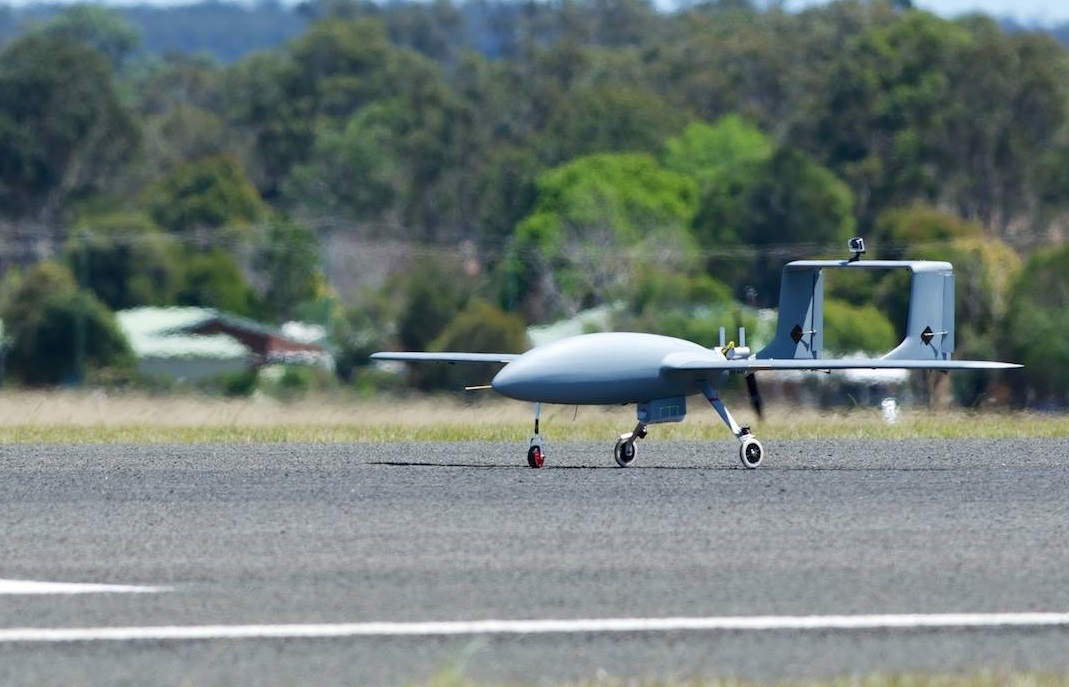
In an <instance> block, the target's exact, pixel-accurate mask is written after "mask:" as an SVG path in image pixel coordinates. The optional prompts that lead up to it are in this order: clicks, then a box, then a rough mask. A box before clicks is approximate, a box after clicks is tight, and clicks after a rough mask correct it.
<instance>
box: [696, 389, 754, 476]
mask: <svg viewBox="0 0 1069 687" xmlns="http://www.w3.org/2000/svg"><path fill="white" fill-rule="evenodd" d="M702 391H703V393H704V394H705V399H706V400H707V401H709V405H711V406H712V407H713V410H715V411H716V413H717V415H719V416H720V419H721V420H723V421H724V424H725V425H727V426H728V429H730V430H731V433H732V434H734V435H735V438H736V439H738V440H739V460H741V461H742V465H743V467H745V468H747V469H749V470H753V469H754V468H756V467H757V466H758V465H760V464H761V460H762V459H763V458H764V455H765V449H764V447H763V446H761V442H760V441H758V440H757V437H755V436H754V435H753V434H751V433H750V428H749V427H740V426H739V424H738V423H737V422H735V418H733V417H731V413H729V412H728V409H727V408H725V407H724V403H723V401H721V400H720V395H719V394H718V393H717V391H716V389H714V388H713V387H712V385H711V384H709V383H708V382H707V383H706V384H705V388H704V389H702Z"/></svg>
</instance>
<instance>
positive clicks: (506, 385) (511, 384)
mask: <svg viewBox="0 0 1069 687" xmlns="http://www.w3.org/2000/svg"><path fill="white" fill-rule="evenodd" d="M520 363H521V361H520V360H517V361H514V362H511V363H509V364H508V365H506V366H505V367H503V368H501V370H500V371H499V372H498V373H497V374H496V375H494V378H493V379H492V380H490V386H491V387H493V389H494V391H496V392H497V393H499V394H501V395H502V396H508V397H509V398H515V399H518V400H521V401H526V400H529V399H528V398H526V394H525V391H528V390H529V389H530V386H531V383H532V381H533V380H532V377H531V375H530V374H529V373H528V372H527V371H526V370H525V369H524V368H525V367H526V366H525V365H522V364H520Z"/></svg>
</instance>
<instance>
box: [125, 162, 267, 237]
mask: <svg viewBox="0 0 1069 687" xmlns="http://www.w3.org/2000/svg"><path fill="white" fill-rule="evenodd" d="M146 204H147V205H148V207H149V212H150V213H151V215H152V218H153V219H154V220H155V221H156V223H157V224H159V225H160V226H161V227H163V228H164V229H166V230H167V231H170V232H172V233H176V234H188V235H205V234H207V236H206V238H215V239H227V238H231V236H227V234H228V233H231V234H232V233H233V232H234V231H237V232H239V233H240V232H241V231H242V230H243V229H244V228H246V227H248V225H250V224H252V223H253V222H256V221H257V220H259V219H260V218H261V217H262V216H263V215H264V213H265V211H266V207H265V205H264V203H263V200H262V199H261V198H260V195H259V194H258V193H257V192H256V189H255V187H253V185H252V184H250V183H249V181H248V180H247V179H246V178H245V173H244V171H243V170H242V168H241V165H240V164H239V163H238V161H237V160H236V159H234V158H233V157H231V156H228V155H223V156H219V157H212V158H207V159H204V160H199V161H197V162H192V163H187V164H183V165H180V166H179V167H177V168H176V169H175V171H174V172H172V173H171V174H170V175H168V176H166V177H164V178H163V179H162V180H160V181H159V182H158V183H156V184H155V185H154V186H153V187H152V188H151V189H149V192H148V199H147V203H146ZM224 229H225V230H227V231H224V232H222V234H220V231H219V230H224Z"/></svg>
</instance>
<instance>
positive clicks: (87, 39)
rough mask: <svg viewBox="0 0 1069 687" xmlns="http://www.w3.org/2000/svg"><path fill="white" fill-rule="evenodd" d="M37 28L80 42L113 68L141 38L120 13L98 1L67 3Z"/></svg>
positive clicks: (126, 56) (58, 36)
mask: <svg viewBox="0 0 1069 687" xmlns="http://www.w3.org/2000/svg"><path fill="white" fill-rule="evenodd" d="M37 31H38V32H39V33H41V34H42V35H44V36H48V37H50V38H55V39H58V40H61V41H76V42H79V43H82V44H83V45H85V46H87V47H89V48H92V49H93V50H96V51H97V52H99V53H101V54H102V55H104V56H105V57H107V58H108V60H109V61H110V62H111V64H112V66H113V67H114V68H115V69H116V70H118V69H120V68H121V67H122V66H123V63H124V62H125V61H126V59H127V58H128V57H129V56H130V55H131V54H132V53H133V52H134V51H136V50H137V48H138V46H139V44H140V42H141V36H140V34H139V33H138V31H137V29H135V28H134V27H133V26H132V25H131V24H130V23H129V22H127V21H126V20H125V19H123V18H122V15H120V14H119V13H118V12H116V11H115V10H112V9H108V8H106V7H102V6H98V5H88V4H78V5H71V6H70V7H67V8H66V9H64V10H63V11H62V12H60V13H59V14H57V15H56V16H55V17H54V18H53V19H51V20H50V21H48V22H46V23H44V24H43V25H41V26H40V27H39V28H38V29H37Z"/></svg>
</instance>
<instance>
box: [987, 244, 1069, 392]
mask: <svg viewBox="0 0 1069 687" xmlns="http://www.w3.org/2000/svg"><path fill="white" fill-rule="evenodd" d="M1066 303H1069V246H1060V247H1057V248H1048V249H1046V250H1041V251H1039V252H1037V253H1036V254H1035V255H1033V256H1032V257H1031V258H1030V259H1029V260H1028V261H1027V262H1026V263H1025V266H1024V268H1023V269H1022V270H1021V272H1020V277H1019V278H1018V279H1017V281H1016V283H1015V284H1014V286H1013V289H1012V291H1011V293H1010V298H1009V305H1008V308H1007V312H1006V319H1005V321H1004V323H1003V325H1002V327H1001V328H1000V345H999V348H1000V350H1001V351H1002V355H1005V356H1006V359H1008V360H1013V361H1015V362H1019V363H1022V364H1023V365H1024V369H1023V370H1020V371H1018V372H1015V373H1014V374H1019V375H1022V376H1023V378H1024V379H1025V381H1026V385H1024V387H1023V388H1022V389H1021V391H1020V393H1018V397H1017V399H1016V400H1017V402H1018V403H1021V404H1027V405H1033V406H1043V405H1046V404H1052V405H1057V406H1063V405H1064V404H1065V403H1067V402H1069V338H1067V337H1066V336H1065V332H1067V331H1069V309H1066V307H1065V304H1066Z"/></svg>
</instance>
